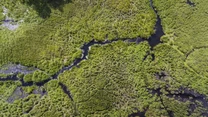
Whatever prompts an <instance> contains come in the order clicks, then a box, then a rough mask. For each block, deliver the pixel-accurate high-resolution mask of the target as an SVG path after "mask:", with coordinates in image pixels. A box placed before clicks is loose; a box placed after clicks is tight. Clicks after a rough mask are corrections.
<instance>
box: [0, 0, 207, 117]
mask: <svg viewBox="0 0 208 117" xmlns="http://www.w3.org/2000/svg"><path fill="white" fill-rule="evenodd" d="M22 1H24V0H2V1H1V3H0V6H5V7H6V8H7V9H8V17H10V18H13V19H14V20H15V21H17V22H18V24H19V25H20V26H19V28H18V29H16V30H14V31H11V30H8V29H7V28H5V27H0V66H2V65H5V64H8V63H20V64H22V65H25V66H34V67H37V68H38V69H39V70H36V71H35V72H34V73H31V74H27V75H25V76H24V75H21V74H19V75H18V77H20V78H23V80H24V81H25V82H31V81H33V82H34V85H33V86H21V82H20V81H0V88H1V91H0V97H1V100H0V104H1V105H2V106H0V116H5V117H8V116H14V117H20V116H22V117H30V116H35V117H53V116H54V117H61V116H65V117H71V116H81V117H86V116H90V117H91V116H110V117H120V116H124V117H125V116H128V115H130V114H132V113H137V112H138V111H139V112H145V116H147V117H158V116H169V115H170V113H171V114H173V115H174V116H176V117H186V116H192V117H196V116H201V113H203V112H207V110H206V107H203V104H201V102H200V100H199V99H198V100H197V101H193V100H192V99H193V98H194V96H192V95H189V96H188V97H186V96H184V95H183V92H186V91H187V90H188V91H190V92H191V91H193V92H195V95H196V94H198V93H199V94H202V95H204V96H205V97H206V96H208V90H207V89H208V87H207V83H208V71H207V70H208V69H207V61H208V60H207V56H208V54H207V53H208V52H207V46H208V45H207V41H208V39H207V26H206V25H207V20H206V19H207V13H206V11H207V10H206V9H207V3H206V1H202V0H193V2H194V3H195V5H196V6H195V7H194V6H190V5H188V4H187V3H186V0H178V1H172V0H153V4H154V5H155V6H156V10H157V11H158V14H159V16H160V18H161V21H162V26H163V29H164V32H165V35H164V36H163V37H162V38H161V39H162V41H163V42H164V43H161V44H159V45H157V46H156V47H154V49H153V50H150V46H149V45H148V43H147V42H146V41H145V42H142V43H140V44H138V45H136V44H135V43H128V42H124V41H122V39H125V38H136V37H142V38H148V37H149V36H150V35H151V34H153V33H154V26H155V23H156V14H155V13H154V11H153V10H152V9H151V7H150V5H149V4H150V2H149V0H134V1H132V0H105V1H104V0H88V1H86V0H72V1H71V2H69V3H66V4H62V2H60V4H59V6H58V7H54V6H53V5H54V4H55V3H53V1H52V2H45V1H39V2H40V3H43V4H44V5H46V6H45V7H44V5H43V6H41V5H42V4H38V3H37V2H34V1H32V0H28V1H29V2H22ZM57 4H58V3H57ZM42 7H43V8H42ZM42 9H43V10H42ZM0 12H1V13H2V12H3V9H1V7H0ZM1 13H0V14H1ZM1 19H4V16H3V15H2V14H1V15H0V20H1ZM20 20H23V22H22V23H21V22H20ZM1 23H3V22H1ZM93 39H95V40H98V41H105V40H113V39H120V41H117V42H113V43H111V44H106V45H102V46H101V45H94V46H92V47H90V50H89V55H88V59H87V60H84V61H82V62H81V63H80V64H79V65H78V66H74V67H73V68H72V69H71V70H69V71H65V72H64V73H62V74H60V76H58V79H55V80H50V81H49V82H47V83H46V84H44V86H41V87H38V86H36V85H35V83H37V82H41V81H43V80H47V79H48V78H50V77H51V75H53V74H54V73H56V72H57V71H59V70H60V69H61V67H63V66H66V65H70V64H71V63H72V62H73V61H74V60H75V59H76V58H79V57H81V53H82V52H81V49H80V47H81V46H82V45H83V44H85V43H87V42H90V41H91V40H93ZM149 52H150V54H154V56H151V55H148V53H149ZM147 55H148V56H147ZM152 57H153V58H155V59H153V58H152ZM144 58H146V59H144ZM161 74H163V75H164V76H163V75H162V76H160V75H161ZM2 76H5V74H3V75H2ZM60 83H62V84H63V85H65V86H66V90H67V91H68V94H67V93H66V92H67V91H64V90H63V89H64V88H63V86H61V85H60ZM18 88H21V90H22V92H24V93H25V94H27V95H28V96H26V97H24V98H21V96H18V95H15V91H16V89H18ZM36 90H40V91H42V92H43V91H46V93H44V95H42V94H40V93H34V92H35V91H36ZM69 92H70V94H69ZM177 95H181V97H177ZM70 96H71V97H70ZM11 97H14V99H15V101H14V102H9V101H8V99H10V98H11ZM197 98H200V97H197ZM203 100H205V101H206V99H203ZM191 105H194V106H195V107H196V109H194V111H193V112H192V110H191V109H190V106H191Z"/></svg>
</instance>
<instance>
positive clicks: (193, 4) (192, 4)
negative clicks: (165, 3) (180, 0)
mask: <svg viewBox="0 0 208 117" xmlns="http://www.w3.org/2000/svg"><path fill="white" fill-rule="evenodd" d="M186 3H187V4H188V5H190V6H192V7H195V6H196V5H195V3H194V2H191V1H190V0H187V2H186Z"/></svg>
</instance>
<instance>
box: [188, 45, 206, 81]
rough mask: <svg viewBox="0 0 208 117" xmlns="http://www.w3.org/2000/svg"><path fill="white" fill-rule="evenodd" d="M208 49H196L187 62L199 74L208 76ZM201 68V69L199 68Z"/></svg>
mask: <svg viewBox="0 0 208 117" xmlns="http://www.w3.org/2000/svg"><path fill="white" fill-rule="evenodd" d="M207 61H208V49H207V48H201V49H196V50H194V51H193V52H192V53H190V55H189V56H188V58H187V60H186V63H187V65H189V66H190V67H191V68H193V69H194V70H195V71H196V72H197V73H198V74H201V75H202V76H206V77H208V67H207V66H208V62H207ZM199 68H200V69H199Z"/></svg>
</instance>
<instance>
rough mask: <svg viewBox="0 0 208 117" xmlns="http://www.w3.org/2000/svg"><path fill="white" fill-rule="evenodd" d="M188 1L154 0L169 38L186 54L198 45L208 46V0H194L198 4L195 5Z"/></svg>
mask: <svg viewBox="0 0 208 117" xmlns="http://www.w3.org/2000/svg"><path fill="white" fill-rule="evenodd" d="M186 1H187V0H174V1H172V0H154V3H155V6H156V9H157V10H158V11H159V15H160V17H161V18H162V24H163V28H164V31H165V33H166V34H167V35H168V36H169V39H168V40H170V41H172V43H173V44H174V45H175V46H176V47H177V48H178V49H179V50H181V51H182V52H183V53H185V54H187V53H188V52H189V51H191V50H192V49H194V48H196V47H202V46H208V35H207V33H206V32H207V31H208V26H207V25H208V21H207V18H208V15H207V2H205V1H203V0H192V1H193V2H194V3H195V5H196V6H195V7H193V6H190V5H188V4H187V3H186ZM166 41H167V40H166Z"/></svg>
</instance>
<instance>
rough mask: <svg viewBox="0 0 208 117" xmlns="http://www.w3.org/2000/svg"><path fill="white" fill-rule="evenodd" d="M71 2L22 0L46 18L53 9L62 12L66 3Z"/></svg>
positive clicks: (65, 0)
mask: <svg viewBox="0 0 208 117" xmlns="http://www.w3.org/2000/svg"><path fill="white" fill-rule="evenodd" d="M70 2H71V0H22V3H23V4H27V5H29V6H31V7H32V8H33V9H34V10H36V11H37V13H38V14H39V16H40V17H42V18H44V19H45V18H48V17H50V14H51V11H52V9H58V10H59V11H61V12H62V11H63V7H64V5H65V4H67V3H70Z"/></svg>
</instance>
